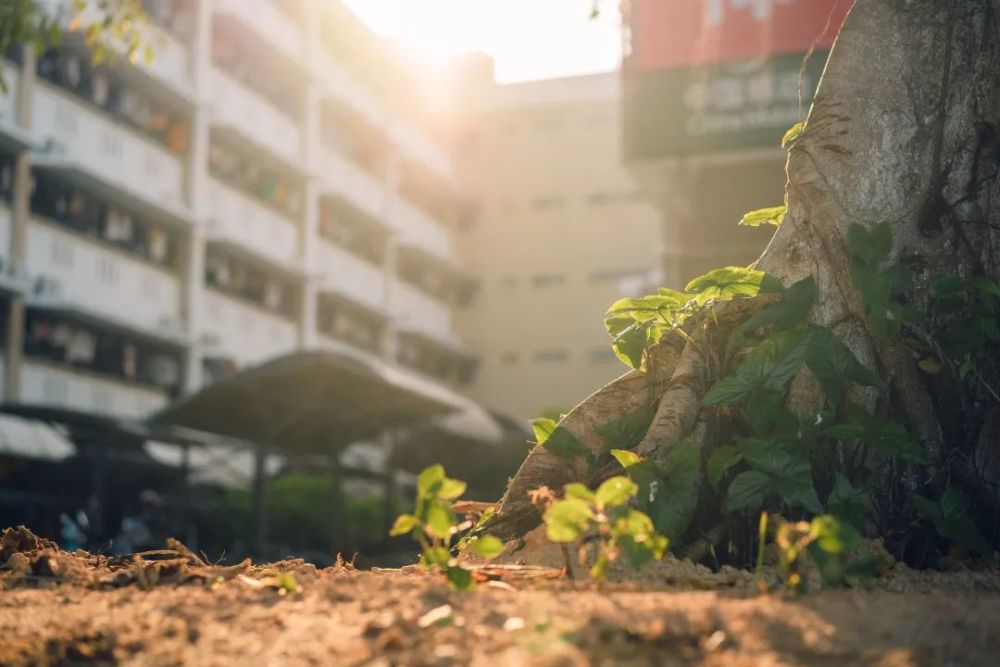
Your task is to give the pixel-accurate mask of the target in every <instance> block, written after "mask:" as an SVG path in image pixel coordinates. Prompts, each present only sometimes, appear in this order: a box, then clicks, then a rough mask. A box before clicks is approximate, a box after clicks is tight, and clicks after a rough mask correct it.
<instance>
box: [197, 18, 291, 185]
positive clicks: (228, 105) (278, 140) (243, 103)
mask: <svg viewBox="0 0 1000 667" xmlns="http://www.w3.org/2000/svg"><path fill="white" fill-rule="evenodd" d="M265 4H266V3H265ZM211 104H212V116H213V118H212V122H213V124H215V125H216V126H218V127H220V128H223V129H225V130H229V131H231V132H233V133H235V134H236V135H237V137H238V138H239V139H240V140H242V141H243V142H244V143H246V142H248V143H249V144H250V145H252V146H258V147H260V148H261V149H263V150H265V151H267V152H268V153H269V154H272V155H274V156H276V157H278V158H280V159H281V160H282V161H283V162H285V163H287V164H288V165H290V166H292V167H295V166H297V165H301V164H302V162H303V156H302V134H301V132H300V131H299V128H298V126H297V125H296V123H295V121H294V120H292V119H291V118H289V117H288V116H287V115H285V114H283V113H282V112H280V111H279V110H278V109H276V108H275V107H274V106H273V105H271V104H270V103H269V102H268V101H267V100H266V99H265V98H264V97H262V96H261V95H258V94H257V93H256V92H254V91H253V90H251V89H250V88H248V87H246V86H244V85H243V84H241V83H239V82H238V81H236V80H235V79H234V78H232V77H231V76H229V75H228V74H226V73H224V72H222V71H221V70H219V69H218V68H216V69H213V70H212V92H211Z"/></svg>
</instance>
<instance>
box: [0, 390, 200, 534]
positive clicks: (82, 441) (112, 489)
mask: <svg viewBox="0 0 1000 667" xmlns="http://www.w3.org/2000/svg"><path fill="white" fill-rule="evenodd" d="M214 439H215V438H214V436H210V435H209V434H207V433H197V432H194V431H191V430H188V429H183V428H178V427H174V426H169V425H147V424H144V423H142V422H138V421H130V420H126V419H119V418H116V417H112V416H108V415H99V414H95V413H91V412H84V411H80V410H74V409H70V408H62V407H55V406H48V405H35V404H22V403H8V404H4V405H0V451H5V450H6V451H9V453H10V455H14V456H19V457H21V458H31V459H37V460H45V461H48V462H49V463H50V465H49V468H48V469H49V470H50V472H48V473H45V474H46V475H50V476H51V475H55V477H54V478H53V480H50V483H53V484H54V485H55V488H58V489H60V491H61V492H62V493H63V494H68V495H66V499H68V498H69V497H70V496H72V497H76V496H78V495H80V494H82V496H83V497H85V498H88V499H89V501H88V514H89V515H90V516H89V517H88V518H89V521H90V530H89V533H90V538H91V540H92V541H93V542H94V543H95V544H106V539H107V538H109V537H111V536H112V534H113V532H112V531H113V530H114V528H113V527H112V525H111V524H109V522H108V521H107V516H106V515H107V514H108V512H111V513H112V514H114V510H115V509H116V505H118V504H120V501H122V500H123V499H124V498H126V497H128V496H133V495H134V496H137V495H138V494H139V492H140V491H142V490H143V488H144V487H149V488H154V487H157V486H161V485H162V484H163V483H165V482H169V483H170V484H171V485H174V484H176V483H177V482H179V483H180V488H179V489H178V491H179V494H180V500H181V503H180V507H179V510H180V520H181V522H182V523H183V524H184V525H185V526H186V525H188V522H189V511H190V506H189V502H188V500H189V493H188V482H189V476H190V475H189V473H190V455H191V450H192V449H194V448H201V447H204V446H206V445H207V444H209V443H211V442H212V441H213V440H214ZM151 441H156V442H158V443H160V446H161V447H164V448H172V449H174V450H175V451H176V459H177V465H172V466H168V465H164V464H163V462H161V461H159V460H157V459H156V458H154V457H151V456H149V454H148V453H147V452H146V450H145V448H144V445H145V444H146V443H148V442H151ZM52 466H55V467H54V468H53V467H52ZM36 467H37V466H36ZM40 470H41V469H38V470H35V472H36V473H39V472H40ZM81 470H85V471H86V473H85V474H83V475H81V474H80V473H81ZM21 481H22V482H24V484H26V485H27V486H25V490H26V491H30V490H31V488H32V487H37V486H38V482H37V480H31V479H26V480H21ZM29 495H30V494H29ZM109 498H111V499H113V500H117V501H119V502H115V503H109V502H108V500H109ZM117 509H119V510H120V509H121V508H120V507H118V508H117Z"/></svg>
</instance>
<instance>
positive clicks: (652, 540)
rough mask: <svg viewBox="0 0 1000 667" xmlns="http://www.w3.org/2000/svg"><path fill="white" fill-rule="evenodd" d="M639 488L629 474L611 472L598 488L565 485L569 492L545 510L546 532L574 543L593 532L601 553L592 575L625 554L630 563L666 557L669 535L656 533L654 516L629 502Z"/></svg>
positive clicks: (555, 539) (602, 574) (552, 537)
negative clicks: (667, 536) (648, 514)
mask: <svg viewBox="0 0 1000 667" xmlns="http://www.w3.org/2000/svg"><path fill="white" fill-rule="evenodd" d="M638 491H639V487H638V485H636V483H635V482H633V481H631V480H630V479H628V478H627V477H612V478H611V479H609V480H606V481H605V482H604V483H602V484H601V485H600V486H599V487H598V488H597V490H596V491H591V490H590V489H588V488H587V487H586V486H584V485H583V484H577V483H574V484H567V485H566V487H565V488H564V494H565V497H564V498H563V499H562V500H558V501H556V502H554V503H552V504H551V505H550V506H549V507H548V509H547V510H546V511H545V514H544V515H543V520H544V521H545V526H546V535H547V536H548V538H549V539H550V540H552V541H553V542H559V543H569V542H575V541H577V540H580V539H582V538H584V537H585V536H587V535H588V534H592V536H593V537H595V538H596V541H597V553H596V559H595V561H594V564H593V566H592V567H591V568H590V575H591V577H593V578H595V579H603V578H605V577H606V576H607V573H608V566H609V565H610V564H611V563H612V562H614V561H616V560H618V559H619V558H622V557H623V558H624V559H625V561H626V562H627V563H628V564H629V565H630V566H632V567H641V566H643V565H645V564H646V563H648V562H650V561H652V560H654V559H657V560H658V559H660V558H662V557H663V553H664V552H665V551H666V548H667V538H665V537H663V536H662V535H660V534H658V533H657V532H656V529H655V528H654V526H653V521H652V520H651V519H650V518H649V516H647V515H646V514H644V513H643V512H641V511H639V510H636V509H633V508H631V507H629V506H628V503H629V501H630V500H631V499H632V498H633V497H634V496H635V494H636V493H637V492H638Z"/></svg>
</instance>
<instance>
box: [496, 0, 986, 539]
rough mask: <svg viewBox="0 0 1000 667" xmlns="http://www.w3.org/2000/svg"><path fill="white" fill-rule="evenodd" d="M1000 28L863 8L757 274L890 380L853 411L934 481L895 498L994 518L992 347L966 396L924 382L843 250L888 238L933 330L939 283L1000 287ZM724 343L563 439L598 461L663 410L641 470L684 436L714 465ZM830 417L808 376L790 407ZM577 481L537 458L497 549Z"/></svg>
mask: <svg viewBox="0 0 1000 667" xmlns="http://www.w3.org/2000/svg"><path fill="white" fill-rule="evenodd" d="M998 21H1000V0H922V1H920V2H914V1H909V0H858V1H857V3H856V4H855V6H854V8H853V9H852V10H851V13H850V15H849V16H848V18H847V20H846V22H845V24H844V27H843V29H842V31H841V33H840V35H839V37H838V39H837V43H836V45H835V47H834V49H833V51H832V54H831V56H830V60H829V62H828V63H827V67H826V70H825V73H824V75H823V78H822V81H821V83H820V86H819V90H818V92H817V95H816V98H815V101H814V104H813V107H812V109H811V111H810V114H809V117H808V119H807V122H806V125H805V129H804V131H803V133H802V134H801V135H800V137H799V138H798V140H797V141H796V142H795V143H794V145H793V146H792V148H791V149H790V151H789V157H788V162H787V168H786V171H787V177H788V178H787V184H786V192H787V203H788V211H787V214H786V216H785V219H784V223H783V224H782V226H781V227H780V228H779V229H778V230H777V232H776V233H775V235H774V238H773V239H772V241H771V242H770V244H769V245H768V247H767V249H766V250H765V252H764V253H763V255H762V256H761V257H760V258H759V259H758V260H757V262H756V267H757V268H760V269H763V270H764V271H766V272H768V273H769V274H772V275H774V276H776V277H777V278H779V279H780V280H781V281H782V282H783V283H784V284H785V285H789V284H791V283H793V282H795V281H797V280H800V279H802V278H804V277H806V276H810V275H811V276H813V277H814V278H815V280H816V282H817V287H818V298H817V302H816V305H815V307H814V309H813V311H812V313H811V315H810V321H811V322H812V323H815V324H817V325H821V326H825V327H828V328H830V329H832V330H833V332H834V333H835V334H836V335H837V336H838V337H839V338H840V339H841V340H842V341H843V342H844V343H845V344H846V345H847V346H848V347H849V348H850V349H851V351H852V352H854V354H855V355H856V357H857V358H858V359H859V360H860V361H861V363H862V364H864V365H865V366H867V367H868V368H869V369H870V370H872V371H874V372H875V374H876V375H877V376H878V377H880V378H882V379H883V380H884V383H883V385H882V386H881V387H878V388H866V389H854V390H852V392H853V393H852V396H851V398H852V400H854V401H855V402H857V403H859V404H861V405H863V406H864V407H865V408H866V409H868V410H869V411H870V412H872V413H875V414H880V415H883V416H889V417H892V418H894V419H896V420H898V421H900V422H902V423H903V424H904V425H906V427H907V429H908V430H909V432H910V433H911V434H912V435H913V436H914V437H915V438H916V439H917V440H918V441H919V442H920V444H921V446H922V447H923V449H924V451H925V453H926V455H927V460H928V465H927V466H925V467H920V468H914V469H910V470H906V471H905V473H904V474H903V479H902V480H901V484H902V486H903V487H905V488H906V489H908V490H911V491H913V490H921V491H925V490H927V491H930V490H933V489H940V488H943V486H944V485H946V484H956V483H957V484H961V485H962V486H964V487H965V488H966V489H967V490H968V491H969V492H970V493H971V494H973V495H974V496H975V498H976V499H977V501H978V502H979V503H980V504H981V505H982V506H985V507H988V508H989V509H990V510H992V511H994V512H996V510H997V509H998V506H1000V502H998V501H1000V495H998V493H997V489H998V486H997V484H998V482H1000V397H998V395H997V391H998V390H1000V355H998V354H997V352H998V350H997V349H995V347H996V346H995V345H993V346H992V347H988V348H987V349H986V350H984V351H983V352H981V353H979V354H978V355H977V357H976V360H975V370H974V372H975V374H976V376H977V380H976V381H975V382H974V384H973V385H972V387H971V389H968V388H966V387H963V383H962V381H960V379H959V375H958V371H957V369H956V368H955V367H954V364H952V363H951V360H949V359H947V355H946V354H942V355H941V357H942V362H943V366H944V368H943V370H942V371H941V373H939V374H936V375H928V374H926V373H924V372H922V371H921V369H920V368H919V367H918V365H917V363H916V360H915V358H914V356H913V354H911V352H910V350H909V349H908V348H907V346H906V345H904V343H903V337H901V336H888V337H886V336H880V335H878V334H877V333H876V331H875V330H874V329H873V326H872V323H871V321H870V320H869V318H867V317H866V316H865V311H864V307H863V304H862V301H861V298H860V296H859V294H858V291H857V289H856V287H855V286H854V285H852V282H851V277H850V270H849V269H850V258H849V252H848V246H847V242H846V237H847V230H848V228H849V227H850V225H851V224H852V223H860V224H862V225H865V226H866V227H871V226H874V225H876V224H879V223H888V224H889V225H890V226H891V229H892V232H893V250H892V256H891V260H890V261H895V262H900V261H902V262H905V263H906V264H907V265H908V266H912V267H913V272H914V286H913V289H912V290H911V292H910V293H908V294H907V297H906V298H907V301H908V305H910V306H911V307H913V308H915V309H917V310H919V311H920V312H922V313H928V312H929V304H930V286H931V285H932V284H934V282H935V281H936V280H938V279H940V278H943V277H946V276H961V277H970V276H973V275H975V276H984V277H989V278H992V279H993V280H994V281H1000V178H998V176H997V171H998V169H1000V133H998V127H1000V24H998ZM720 187H721V186H720ZM753 308H754V306H753V305H750V304H748V303H746V302H744V303H740V302H730V303H727V304H721V305H720V306H718V307H717V308H716V311H717V313H716V317H718V318H719V319H720V321H721V322H723V323H725V322H732V323H739V322H740V321H743V320H745V319H746V317H747V316H748V315H749V314H750V311H751V310H752V309H753ZM932 324H933V323H932V322H928V323H925V324H912V325H906V326H905V327H904V334H905V336H908V337H911V338H916V339H918V340H921V341H923V342H924V343H925V344H927V345H929V346H930V347H931V348H932V349H936V350H939V351H940V350H942V349H943V345H942V343H941V341H939V340H937V337H936V335H935V332H934V328H933V326H932ZM720 329H721V330H724V327H715V330H720ZM725 339H726V336H724V335H722V334H719V335H714V336H707V337H706V338H705V339H702V340H699V341H696V342H688V343H683V342H682V341H680V340H679V339H678V338H677V337H668V339H665V341H664V342H661V343H660V344H659V345H658V346H657V347H656V348H654V349H653V350H652V351H651V355H650V358H651V363H650V364H649V368H648V370H647V372H639V371H635V372H632V373H629V374H627V375H625V376H623V377H622V378H620V379H618V380H616V381H614V382H612V383H610V384H609V385H607V386H605V387H604V388H603V389H601V390H599V391H598V392H596V393H595V394H593V395H592V396H591V397H590V398H588V399H586V400H585V401H584V402H583V403H581V404H580V405H579V406H577V407H576V408H575V409H574V410H573V411H572V412H570V413H569V414H568V415H567V416H566V417H565V418H564V420H563V421H562V425H563V426H564V427H565V428H567V429H568V430H569V431H571V432H572V433H573V434H574V435H575V436H577V438H579V439H580V440H581V441H582V442H583V443H584V444H586V445H587V447H588V448H590V449H591V450H593V451H598V450H599V449H600V446H601V440H600V438H599V437H597V435H596V434H595V433H594V427H595V426H596V425H599V424H601V423H605V422H607V421H609V420H610V419H613V418H614V417H617V416H620V415H623V414H628V413H632V412H635V411H637V410H640V409H654V408H655V410H656V415H655V418H654V420H653V423H652V426H651V427H650V429H649V431H648V433H647V434H646V437H645V438H644V439H643V441H642V442H641V443H640V444H639V445H638V447H637V451H638V452H639V453H641V454H643V455H646V456H649V457H652V458H653V459H654V460H658V461H662V460H663V458H664V456H665V454H666V453H667V452H668V451H669V449H670V447H672V446H673V445H674V444H676V443H677V442H678V441H680V440H681V439H683V438H685V437H690V436H692V435H694V436H695V438H696V440H697V441H698V442H699V443H700V444H701V445H702V446H703V448H704V449H705V450H706V451H708V450H710V449H711V448H712V447H715V446H718V445H720V444H728V443H727V442H722V441H721V439H722V438H723V437H724V436H725V434H728V433H731V428H729V426H728V425H726V424H720V423H713V421H714V422H718V421H719V420H724V419H725V418H726V416H725V414H724V413H721V414H720V412H719V411H708V410H702V409H701V407H700V399H701V398H702V397H703V396H704V394H705V392H706V391H707V390H708V388H709V387H710V386H711V384H712V383H713V382H714V381H715V380H716V379H718V377H719V372H720V366H719V357H720V355H721V352H722V348H723V347H724V346H725ZM822 404H823V394H822V392H821V391H820V389H819V386H818V383H817V382H816V381H815V380H814V379H813V378H812V377H811V375H810V374H809V372H808V371H807V370H803V371H802V372H801V373H800V374H799V376H798V377H796V379H795V380H794V381H793V383H792V386H791V389H790V392H789V396H788V399H787V407H789V408H790V409H791V411H792V412H794V413H796V414H797V415H800V416H804V415H807V414H810V413H811V412H814V411H816V410H818V409H820V408H821V407H822ZM579 479H586V472H585V470H583V469H582V466H580V465H576V466H573V465H569V464H566V463H564V462H563V460H562V459H560V458H558V457H556V456H554V455H552V454H550V453H549V452H547V451H545V450H544V448H541V447H536V448H535V449H534V450H533V451H532V452H531V454H530V455H529V456H528V458H527V459H526V460H525V462H524V464H523V465H522V467H521V469H520V471H519V472H518V474H517V475H516V476H515V477H514V478H513V480H512V481H511V483H510V485H509V486H508V489H507V492H506V494H505V495H504V497H503V500H502V502H501V505H500V509H499V511H498V513H497V515H496V516H495V518H494V520H493V522H492V525H491V526H490V530H491V531H492V532H494V533H495V534H497V535H498V536H500V537H502V538H511V537H514V536H517V535H521V534H523V533H524V532H526V531H527V530H530V529H531V528H532V527H533V526H535V525H537V524H538V522H539V520H540V517H539V515H538V513H537V511H535V510H534V509H533V508H532V506H531V504H530V502H529V500H528V498H527V491H528V490H530V489H532V488H535V487H538V486H541V485H543V484H544V485H548V486H550V487H553V488H557V489H558V488H560V487H561V485H562V484H564V483H566V482H568V481H573V480H579ZM591 481H594V480H591ZM897 482H900V480H897ZM884 509H885V508H884V506H882V507H881V510H880V511H883V510H884ZM993 537H994V538H995V537H996V536H995V535H994V536H993Z"/></svg>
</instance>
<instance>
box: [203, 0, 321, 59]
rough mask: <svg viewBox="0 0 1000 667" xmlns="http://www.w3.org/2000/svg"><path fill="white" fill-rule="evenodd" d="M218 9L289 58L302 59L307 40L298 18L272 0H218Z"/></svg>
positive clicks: (216, 4) (216, 8) (216, 7)
mask: <svg viewBox="0 0 1000 667" xmlns="http://www.w3.org/2000/svg"><path fill="white" fill-rule="evenodd" d="M215 11H216V13H218V14H225V15H227V16H231V17H232V18H234V19H236V20H238V21H240V22H241V23H243V24H244V25H245V26H247V27H248V28H250V30H252V31H253V32H254V33H255V34H256V35H257V36H258V37H260V38H261V39H263V40H265V41H266V42H267V43H268V44H270V45H272V46H274V47H275V48H277V49H279V50H280V51H281V52H282V53H283V54H284V55H285V57H287V58H290V59H291V60H293V61H295V62H301V61H302V60H303V56H304V48H303V47H304V44H305V40H304V39H303V37H302V31H301V30H299V28H298V27H297V26H296V25H295V21H294V20H293V19H292V18H291V17H290V16H288V14H286V13H285V12H283V11H281V9H279V8H278V7H276V6H275V5H274V3H272V2H269V1H268V0H215Z"/></svg>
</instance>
